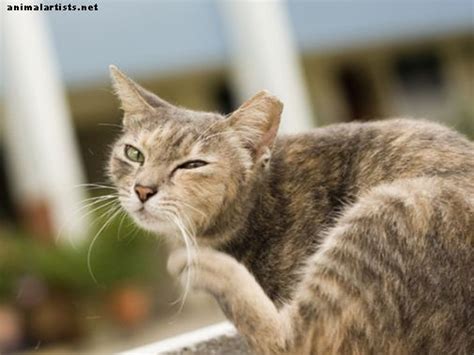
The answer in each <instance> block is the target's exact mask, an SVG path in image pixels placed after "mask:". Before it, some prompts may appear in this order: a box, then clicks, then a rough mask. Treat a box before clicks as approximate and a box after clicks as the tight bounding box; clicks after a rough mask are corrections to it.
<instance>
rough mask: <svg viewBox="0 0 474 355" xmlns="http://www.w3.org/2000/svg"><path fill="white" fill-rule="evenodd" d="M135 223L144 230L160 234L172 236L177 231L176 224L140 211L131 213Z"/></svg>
mask: <svg viewBox="0 0 474 355" xmlns="http://www.w3.org/2000/svg"><path fill="white" fill-rule="evenodd" d="M131 216H132V218H133V220H134V221H135V224H137V225H138V226H139V227H141V228H142V229H144V230H147V231H149V232H153V233H156V234H160V235H165V236H172V235H175V234H176V233H177V229H176V226H175V225H174V224H172V223H170V222H169V221H168V220H166V219H161V218H155V217H152V216H150V215H144V214H140V213H133V214H131Z"/></svg>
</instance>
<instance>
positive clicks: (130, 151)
mask: <svg viewBox="0 0 474 355" xmlns="http://www.w3.org/2000/svg"><path fill="white" fill-rule="evenodd" d="M125 155H126V156H127V158H128V159H130V160H131V161H134V162H137V163H140V164H141V163H143V162H144V161H145V157H144V156H143V154H142V152H140V151H139V150H138V149H137V148H135V147H133V146H131V145H128V144H127V145H126V146H125Z"/></svg>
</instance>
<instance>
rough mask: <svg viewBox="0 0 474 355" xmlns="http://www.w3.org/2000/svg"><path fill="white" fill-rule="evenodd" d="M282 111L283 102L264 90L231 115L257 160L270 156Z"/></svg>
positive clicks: (234, 127) (232, 120)
mask: <svg viewBox="0 0 474 355" xmlns="http://www.w3.org/2000/svg"><path fill="white" fill-rule="evenodd" d="M282 111H283V103H282V102H281V101H280V100H279V99H278V98H277V97H276V96H274V95H272V94H271V93H269V92H268V91H266V90H263V91H260V92H258V93H257V94H256V95H254V96H253V97H252V98H250V99H249V100H247V101H246V102H244V103H243V104H242V106H240V107H239V108H238V109H237V110H236V111H234V112H233V113H232V114H231V116H230V117H229V120H230V124H231V127H232V128H233V129H234V130H235V131H236V133H237V134H238V135H239V136H240V137H241V138H242V140H243V141H244V143H245V145H246V146H247V147H248V148H249V149H250V151H251V153H252V156H253V157H254V160H255V161H257V160H260V159H264V158H265V155H268V156H269V154H270V152H271V149H272V147H273V142H274V141H275V138H276V135H277V132H278V127H279V125H280V118H281V113H282Z"/></svg>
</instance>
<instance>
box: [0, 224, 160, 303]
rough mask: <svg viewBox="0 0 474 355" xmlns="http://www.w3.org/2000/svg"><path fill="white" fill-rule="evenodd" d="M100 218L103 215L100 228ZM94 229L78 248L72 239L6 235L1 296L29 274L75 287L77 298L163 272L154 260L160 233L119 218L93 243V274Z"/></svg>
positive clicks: (11, 293)
mask: <svg viewBox="0 0 474 355" xmlns="http://www.w3.org/2000/svg"><path fill="white" fill-rule="evenodd" d="M101 221H102V220H101V219H100V218H99V223H97V225H98V226H101V223H100V222H101ZM102 225H103V224H102ZM97 230H98V229H97ZM96 233H97V231H96V232H95V233H91V239H90V240H89V241H86V242H85V243H82V245H80V246H78V247H76V248H74V247H72V246H71V245H70V244H68V243H47V242H44V241H39V240H37V239H36V238H34V237H33V236H31V235H27V234H25V233H22V232H13V231H10V232H8V231H7V233H2V234H4V236H3V235H2V237H1V238H0V300H1V299H9V298H12V297H15V296H16V295H15V293H16V292H17V290H16V287H17V283H18V280H19V279H21V277H23V276H25V275H31V276H35V277H37V278H39V279H41V280H42V281H43V282H45V283H46V284H47V285H48V286H49V287H57V288H61V289H67V290H71V291H73V292H75V293H76V294H77V295H79V296H87V295H90V294H93V293H96V292H99V291H101V290H103V289H105V288H108V287H110V286H113V285H115V284H118V283H121V282H123V281H127V280H133V281H134V282H147V281H150V279H152V278H155V279H156V277H157V276H158V277H159V276H160V275H158V274H159V273H160V271H159V270H157V267H156V263H155V261H156V257H157V255H158V245H159V241H158V240H157V238H156V236H151V235H148V234H146V233H144V232H142V231H139V230H138V229H137V228H136V227H135V226H132V225H131V223H129V221H125V220H121V219H120V218H117V219H115V221H113V222H112V223H111V224H110V226H108V227H107V228H105V229H104V230H103V231H102V232H101V233H100V234H99V236H98V238H97V240H96V242H95V243H94V244H93V248H92V249H91V259H90V264H91V269H92V272H93V275H94V276H93V275H91V273H90V271H89V268H88V261H87V260H88V251H89V248H90V245H91V241H92V238H93V236H94V235H95V234H96ZM5 234H6V235H5ZM94 277H95V278H96V280H97V283H96V281H95V280H94Z"/></svg>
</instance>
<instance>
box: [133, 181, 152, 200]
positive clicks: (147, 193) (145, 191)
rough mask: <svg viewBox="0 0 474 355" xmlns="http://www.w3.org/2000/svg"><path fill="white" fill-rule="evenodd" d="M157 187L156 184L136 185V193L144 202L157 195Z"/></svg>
mask: <svg viewBox="0 0 474 355" xmlns="http://www.w3.org/2000/svg"><path fill="white" fill-rule="evenodd" d="M156 192H157V188H156V187H155V186H142V185H135V193H136V194H137V196H138V198H139V199H140V201H142V202H146V201H147V200H148V199H149V198H150V197H152V196H153V195H155V194H156Z"/></svg>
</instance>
